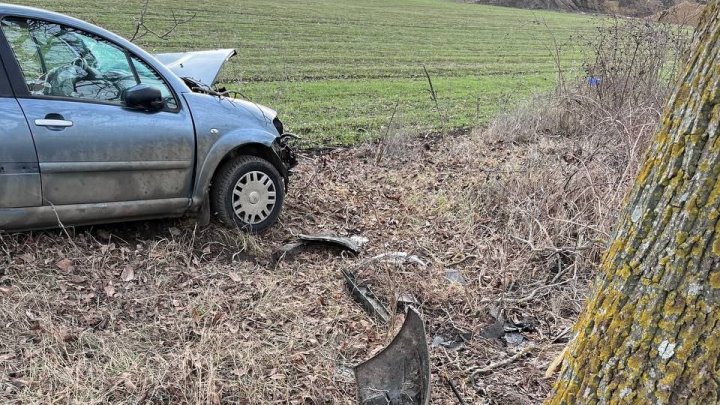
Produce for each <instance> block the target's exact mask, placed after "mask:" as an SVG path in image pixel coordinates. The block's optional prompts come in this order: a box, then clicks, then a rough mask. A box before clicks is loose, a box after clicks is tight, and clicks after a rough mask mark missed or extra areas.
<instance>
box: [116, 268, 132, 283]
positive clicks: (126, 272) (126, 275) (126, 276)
mask: <svg viewBox="0 0 720 405" xmlns="http://www.w3.org/2000/svg"><path fill="white" fill-rule="evenodd" d="M120 279H121V280H122V281H124V282H126V283H127V282H130V281H133V280H135V269H134V268H132V267H131V266H125V268H124V269H123V271H122V274H120Z"/></svg>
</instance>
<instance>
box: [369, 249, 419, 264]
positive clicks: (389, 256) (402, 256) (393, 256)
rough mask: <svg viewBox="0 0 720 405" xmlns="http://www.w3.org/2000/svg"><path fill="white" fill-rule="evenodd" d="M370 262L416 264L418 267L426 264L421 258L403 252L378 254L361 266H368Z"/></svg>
mask: <svg viewBox="0 0 720 405" xmlns="http://www.w3.org/2000/svg"><path fill="white" fill-rule="evenodd" d="M372 262H386V263H393V264H405V263H412V264H416V265H418V266H420V267H427V263H425V261H423V260H422V259H421V258H419V257H417V256H415V255H411V254H409V253H405V252H389V253H383V254H379V255H377V256H374V257H372V258H370V259H368V260H366V261H365V263H363V264H368V263H372Z"/></svg>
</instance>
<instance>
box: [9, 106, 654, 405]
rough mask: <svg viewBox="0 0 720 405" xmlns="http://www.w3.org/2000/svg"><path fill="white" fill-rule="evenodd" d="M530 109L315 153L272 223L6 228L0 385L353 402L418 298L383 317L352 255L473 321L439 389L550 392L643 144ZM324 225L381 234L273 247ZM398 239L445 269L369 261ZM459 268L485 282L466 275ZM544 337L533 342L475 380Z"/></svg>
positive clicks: (392, 283) (453, 324)
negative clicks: (449, 131)
mask: <svg viewBox="0 0 720 405" xmlns="http://www.w3.org/2000/svg"><path fill="white" fill-rule="evenodd" d="M545 104H547V103H545ZM527 108H537V106H536V107H532V106H528V107H527ZM518 117H519V115H513V116H505V117H504V118H501V119H500V120H498V121H497V123H496V125H494V126H493V127H492V128H490V130H488V131H478V132H475V133H472V134H465V135H457V136H453V137H448V138H446V139H445V140H443V139H426V140H423V139H418V138H410V137H408V136H407V134H402V133H400V132H398V133H395V132H396V131H395V129H393V134H390V136H389V139H391V140H390V141H388V142H387V143H385V144H384V145H378V144H372V145H364V146H360V147H357V148H354V149H338V150H332V151H330V152H326V153H324V154H317V153H315V154H306V155H305V156H303V157H302V159H301V164H300V167H299V169H298V173H299V174H298V176H297V177H296V178H295V179H293V183H292V185H291V190H290V194H289V200H288V202H287V209H286V211H285V212H284V213H283V215H282V217H281V220H282V223H281V224H280V225H278V226H277V227H275V228H274V229H273V230H272V231H271V232H270V233H268V234H266V235H263V236H261V237H254V236H246V235H241V234H237V233H235V232H232V231H228V230H225V229H221V228H217V227H215V226H211V227H209V228H206V229H196V228H195V227H194V225H193V223H192V222H190V221H155V222H145V223H134V224H124V225H115V226H103V227H95V228H81V229H76V230H75V231H74V232H73V231H71V232H70V236H69V237H67V236H65V235H64V234H63V233H62V232H59V231H52V232H40V233H23V234H14V235H7V234H6V235H0V252H2V259H1V261H0V266H2V270H0V323H1V324H2V328H0V402H3V403H38V404H39V403H42V404H48V403H107V402H112V403H236V404H270V403H288V404H343V403H346V404H351V403H354V396H355V386H354V383H353V378H352V374H351V373H348V367H351V366H353V365H355V364H357V363H359V362H360V361H362V360H364V359H367V358H368V357H370V356H371V355H372V354H373V353H374V352H376V351H377V350H379V349H380V348H381V347H383V346H384V345H386V344H387V343H388V342H389V340H390V339H391V338H392V336H393V335H394V333H395V332H396V331H397V329H398V328H399V326H400V324H401V323H402V315H398V316H397V317H396V318H395V319H394V320H393V322H392V324H391V325H378V324H376V323H374V322H373V321H372V320H371V319H370V318H369V317H368V316H367V314H365V313H364V312H363V311H362V309H361V308H360V307H359V306H358V305H357V304H356V303H355V302H353V301H352V299H351V298H350V297H349V295H348V294H347V292H346V290H345V288H344V284H343V279H342V276H341V274H340V269H342V268H353V269H354V270H355V271H356V272H357V273H358V276H359V278H360V279H361V280H362V281H364V282H368V283H371V284H372V285H373V287H374V288H375V290H376V292H377V293H378V294H379V296H381V297H382V298H383V299H384V300H386V302H388V303H389V304H391V303H393V302H394V301H395V298H396V297H397V296H399V295H400V294H402V293H411V294H413V295H414V296H415V297H416V298H417V299H418V300H419V302H420V303H421V305H420V309H421V311H422V313H423V314H424V317H425V320H426V324H427V331H428V342H430V341H432V339H433V337H434V336H436V335H444V336H446V337H453V336H457V335H458V334H459V333H460V332H471V333H472V337H471V338H470V339H469V341H467V342H466V343H465V344H464V346H463V347H461V348H460V349H457V350H450V349H446V348H442V347H435V348H432V349H431V360H432V373H433V375H432V383H433V401H432V402H433V403H434V404H455V403H457V400H456V399H455V398H454V396H453V394H452V392H451V390H450V388H449V386H448V385H447V384H446V382H445V381H444V379H443V377H445V376H446V377H448V378H449V379H450V380H451V381H453V382H454V383H455V384H456V385H457V387H458V389H459V391H460V392H461V393H462V395H463V396H464V398H465V400H466V401H467V402H468V403H476V404H483V403H493V404H523V403H528V404H531V403H538V402H540V401H541V400H542V398H543V397H544V396H545V395H546V393H547V392H548V390H549V385H550V383H551V381H548V380H545V379H544V378H543V373H544V371H545V368H546V367H547V365H548V363H549V362H550V361H551V360H552V358H553V357H554V356H555V354H556V353H557V352H558V351H559V350H561V349H562V347H563V345H564V342H566V341H567V339H568V335H567V334H564V335H563V333H564V332H565V331H567V328H568V327H569V326H570V325H571V324H572V323H573V321H574V319H575V317H576V316H577V314H578V312H579V310H580V309H581V307H582V301H583V297H584V296H585V294H586V292H587V286H588V283H589V280H590V278H591V277H592V274H593V270H594V266H595V263H597V260H598V256H599V254H600V252H601V250H602V248H603V245H604V242H605V240H606V238H607V234H608V233H609V229H610V226H611V224H612V222H613V219H614V216H615V213H616V210H617V207H618V205H619V201H620V199H621V198H622V195H623V193H624V190H625V189H626V187H627V185H628V182H629V180H630V179H631V178H632V175H633V171H634V167H635V161H634V160H633V159H630V158H628V157H630V156H635V155H636V154H637V153H636V152H637V150H639V145H640V144H642V142H641V141H637V139H641V136H638V137H637V138H636V140H632V139H628V140H627V142H624V143H622V142H607V141H605V142H603V141H602V139H596V138H593V137H573V136H567V135H563V136H559V135H557V131H555V130H553V131H543V130H542V127H543V125H545V124H548V122H549V121H548V122H545V123H544V124H543V123H542V122H540V123H538V125H537V126H536V127H535V129H533V130H532V131H531V132H528V131H525V132H523V130H524V129H526V128H527V127H525V126H519V127H518V128H515V129H513V128H514V127H513V125H515V126H517V123H515V124H513V122H514V120H517V119H518ZM540 121H542V120H540ZM632 132H633V129H631V128H628V133H632ZM641 135H642V134H641ZM380 147H383V148H384V152H383V153H378V150H379V149H378V148H380ZM313 232H334V233H338V234H343V235H351V234H358V235H363V236H365V237H367V238H369V240H370V241H369V242H368V243H367V245H366V246H365V251H364V252H363V253H362V254H361V255H360V257H351V256H345V255H343V254H339V252H336V251H332V250H323V249H316V250H310V251H307V252H305V253H301V254H300V255H298V256H296V257H294V258H290V259H287V260H284V261H281V262H280V263H279V264H278V265H277V266H274V265H273V264H272V263H271V261H270V254H271V252H272V251H273V250H274V249H275V248H276V247H278V246H280V245H281V244H283V243H284V242H287V241H289V240H291V239H292V238H293V235H295V234H298V233H313ZM393 251H403V252H408V253H412V254H415V255H418V256H421V257H423V258H424V259H425V260H426V261H427V262H428V263H429V266H427V267H418V266H415V265H397V264H388V263H372V264H366V263H365V262H364V261H365V259H367V258H369V257H372V256H374V255H377V254H381V253H385V252H393ZM450 268H452V269H457V270H459V271H460V272H461V273H462V275H463V276H464V278H465V279H466V281H467V284H466V285H459V284H454V283H451V282H449V281H448V280H447V279H446V278H445V271H446V270H447V269H450ZM130 269H131V270H132V271H130ZM499 317H504V318H506V319H521V318H526V319H531V320H532V321H533V322H534V323H535V324H536V325H537V327H536V331H535V332H525V333H524V337H525V339H526V341H525V342H524V343H522V344H521V345H519V346H512V345H511V346H507V345H505V344H504V343H503V342H502V341H500V340H495V339H486V338H483V337H482V336H481V334H482V333H483V331H484V330H486V329H487V328H488V326H490V325H492V324H493V323H495V322H496V319H497V318H499ZM527 344H532V345H534V349H533V350H531V351H530V353H529V355H528V356H525V357H522V358H521V359H519V360H518V361H516V362H514V363H512V364H510V365H508V366H504V367H500V368H498V369H496V370H494V371H493V372H491V373H489V374H484V375H480V376H478V377H477V378H476V379H474V380H473V379H472V378H471V377H470V376H471V374H472V372H471V370H472V369H473V367H478V366H485V365H487V364H489V363H491V362H495V361H498V360H502V359H505V358H507V357H509V356H511V355H513V354H514V353H516V352H517V351H518V350H521V349H522V348H523V347H524V345H527Z"/></svg>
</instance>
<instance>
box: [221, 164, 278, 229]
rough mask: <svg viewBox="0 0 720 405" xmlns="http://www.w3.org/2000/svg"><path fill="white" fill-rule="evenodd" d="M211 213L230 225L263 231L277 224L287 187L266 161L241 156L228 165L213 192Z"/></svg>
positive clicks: (275, 170) (224, 167) (225, 166)
mask: <svg viewBox="0 0 720 405" xmlns="http://www.w3.org/2000/svg"><path fill="white" fill-rule="evenodd" d="M210 198H211V199H210V202H211V203H212V210H213V212H214V213H215V215H216V216H217V218H218V219H219V220H220V222H222V223H223V224H225V225H227V226H236V227H238V228H240V229H242V230H244V231H249V232H262V231H265V230H267V229H268V228H269V227H271V226H272V225H273V224H274V223H275V222H277V219H278V217H279V216H280V211H281V210H282V205H283V202H284V200H285V185H284V184H283V181H282V177H280V174H279V173H278V171H277V169H275V167H274V166H273V165H272V164H271V163H270V162H268V161H267V160H265V159H262V158H259V157H256V156H241V157H238V158H235V159H233V160H231V161H228V162H227V163H225V164H224V165H223V166H222V167H221V168H220V170H219V171H218V173H217V176H216V177H215V181H214V182H213V185H212V188H211V190H210Z"/></svg>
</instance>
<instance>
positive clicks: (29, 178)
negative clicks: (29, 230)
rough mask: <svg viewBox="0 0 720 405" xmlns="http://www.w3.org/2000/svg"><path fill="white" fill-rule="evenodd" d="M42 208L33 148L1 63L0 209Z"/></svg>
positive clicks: (36, 163)
mask: <svg viewBox="0 0 720 405" xmlns="http://www.w3.org/2000/svg"><path fill="white" fill-rule="evenodd" d="M41 204H42V201H41V190H40V170H39V168H38V161H37V155H36V154H35V145H34V144H33V139H32V136H31V135H30V128H28V125H27V122H26V121H25V117H24V115H23V112H22V110H21V109H20V104H18V102H17V100H15V97H14V96H13V94H12V90H11V88H10V82H9V81H8V78H7V75H6V74H5V69H4V68H3V66H2V63H0V209H3V208H26V207H36V206H40V205H41Z"/></svg>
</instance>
